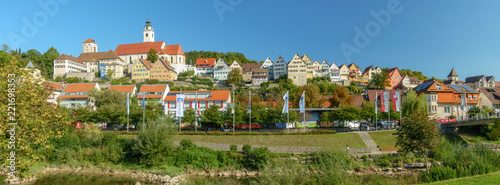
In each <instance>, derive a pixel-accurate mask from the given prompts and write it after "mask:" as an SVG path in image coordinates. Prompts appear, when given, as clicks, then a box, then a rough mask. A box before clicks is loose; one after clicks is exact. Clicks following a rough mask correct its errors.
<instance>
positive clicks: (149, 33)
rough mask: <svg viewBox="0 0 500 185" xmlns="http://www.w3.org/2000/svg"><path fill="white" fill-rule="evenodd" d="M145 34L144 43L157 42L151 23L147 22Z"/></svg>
mask: <svg viewBox="0 0 500 185" xmlns="http://www.w3.org/2000/svg"><path fill="white" fill-rule="evenodd" d="M142 33H143V38H144V39H143V41H142V42H154V41H155V35H154V34H155V32H154V31H153V27H152V26H151V21H149V17H148V20H147V21H146V25H145V26H144V30H143V31H142Z"/></svg>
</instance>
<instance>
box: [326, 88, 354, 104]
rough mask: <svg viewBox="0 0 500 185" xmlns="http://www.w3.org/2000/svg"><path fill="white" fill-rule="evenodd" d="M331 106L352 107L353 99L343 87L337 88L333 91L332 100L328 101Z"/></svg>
mask: <svg viewBox="0 0 500 185" xmlns="http://www.w3.org/2000/svg"><path fill="white" fill-rule="evenodd" d="M329 101H330V103H331V105H330V107H339V106H340V105H341V103H342V105H352V104H353V103H354V99H353V97H352V96H351V95H349V93H348V92H347V89H346V88H345V87H344V86H339V87H338V88H336V89H335V90H334V91H333V96H332V98H330V99H329Z"/></svg>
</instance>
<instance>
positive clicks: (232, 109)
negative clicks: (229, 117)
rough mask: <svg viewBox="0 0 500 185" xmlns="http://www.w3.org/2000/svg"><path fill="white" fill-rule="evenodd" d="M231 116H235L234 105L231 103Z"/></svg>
mask: <svg viewBox="0 0 500 185" xmlns="http://www.w3.org/2000/svg"><path fill="white" fill-rule="evenodd" d="M231 114H234V103H231Z"/></svg>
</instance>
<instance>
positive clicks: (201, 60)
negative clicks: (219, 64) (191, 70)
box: [196, 58, 215, 68]
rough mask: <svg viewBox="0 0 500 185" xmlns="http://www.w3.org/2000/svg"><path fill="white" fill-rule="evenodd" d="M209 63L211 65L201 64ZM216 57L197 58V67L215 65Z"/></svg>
mask: <svg viewBox="0 0 500 185" xmlns="http://www.w3.org/2000/svg"><path fill="white" fill-rule="evenodd" d="M207 64H208V65H209V66H199V65H207ZM214 64H215V58H198V59H196V68H209V67H214Z"/></svg>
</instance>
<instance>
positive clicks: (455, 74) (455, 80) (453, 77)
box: [448, 68, 458, 82]
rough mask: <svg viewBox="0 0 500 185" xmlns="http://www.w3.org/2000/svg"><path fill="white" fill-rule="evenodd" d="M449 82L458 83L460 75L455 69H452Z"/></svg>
mask: <svg viewBox="0 0 500 185" xmlns="http://www.w3.org/2000/svg"><path fill="white" fill-rule="evenodd" d="M448 80H451V81H453V82H457V81H458V74H457V72H455V68H451V71H450V74H449V75H448Z"/></svg>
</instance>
